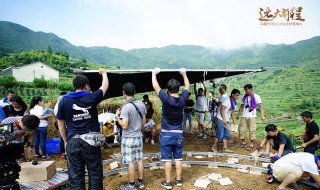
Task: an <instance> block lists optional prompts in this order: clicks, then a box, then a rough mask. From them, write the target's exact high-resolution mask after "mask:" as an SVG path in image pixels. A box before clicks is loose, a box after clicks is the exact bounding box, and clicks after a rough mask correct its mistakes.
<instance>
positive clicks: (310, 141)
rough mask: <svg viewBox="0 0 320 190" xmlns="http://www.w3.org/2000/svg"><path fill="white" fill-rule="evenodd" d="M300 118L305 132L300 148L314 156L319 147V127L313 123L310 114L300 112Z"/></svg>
mask: <svg viewBox="0 0 320 190" xmlns="http://www.w3.org/2000/svg"><path fill="white" fill-rule="evenodd" d="M300 116H301V117H302V119H303V121H304V122H306V132H305V133H304V135H303V136H304V143H303V144H302V145H301V146H302V147H303V148H304V152H309V153H311V154H314V153H315V152H316V150H317V149H318V145H319V127H318V125H317V124H316V122H314V121H313V119H312V113H311V112H309V111H305V112H302V113H301V115H300Z"/></svg>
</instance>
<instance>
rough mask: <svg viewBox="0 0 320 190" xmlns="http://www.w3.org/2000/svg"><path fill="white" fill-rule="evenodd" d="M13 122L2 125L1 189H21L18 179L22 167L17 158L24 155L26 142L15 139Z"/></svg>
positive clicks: (0, 128) (0, 144)
mask: <svg viewBox="0 0 320 190" xmlns="http://www.w3.org/2000/svg"><path fill="white" fill-rule="evenodd" d="M13 127H14V125H13V123H10V124H1V125H0V189H1V190H2V189H4V190H5V189H12V190H16V189H20V186H19V183H18V182H17V181H16V179H18V178H19V172H20V171H21V167H20V166H19V164H18V163H17V159H20V158H23V157H24V143H23V142H21V141H19V140H15V139H14V136H13V135H12V133H13V132H14V130H13Z"/></svg>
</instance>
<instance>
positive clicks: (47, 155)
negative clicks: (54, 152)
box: [42, 154, 51, 159]
mask: <svg viewBox="0 0 320 190" xmlns="http://www.w3.org/2000/svg"><path fill="white" fill-rule="evenodd" d="M48 158H51V157H50V156H49V154H46V155H43V156H42V159H48Z"/></svg>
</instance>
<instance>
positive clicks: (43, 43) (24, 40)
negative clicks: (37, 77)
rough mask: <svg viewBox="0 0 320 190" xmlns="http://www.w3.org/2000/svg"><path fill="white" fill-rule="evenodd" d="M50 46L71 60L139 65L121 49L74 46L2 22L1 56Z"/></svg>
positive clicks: (52, 35) (0, 22) (114, 64)
mask: <svg viewBox="0 0 320 190" xmlns="http://www.w3.org/2000/svg"><path fill="white" fill-rule="evenodd" d="M49 45H50V46H51V48H52V50H53V51H54V52H55V51H61V52H68V53H69V54H70V57H71V58H78V59H82V58H85V59H86V60H88V61H90V62H95V63H101V64H104V65H108V66H121V67H126V66H127V65H134V63H138V61H137V60H136V58H135V57H132V55H130V54H127V53H126V52H125V51H123V50H120V49H116V48H108V47H90V48H87V47H81V46H74V45H72V44H71V43H69V42H68V41H66V40H65V39H62V38H59V37H58V36H56V35H55V34H52V33H44V32H34V31H32V30H30V29H28V28H26V27H23V26H21V25H19V24H15V23H11V22H6V21H0V56H1V54H2V55H4V54H6V53H19V52H21V51H31V50H42V51H46V50H47V48H48V46H49Z"/></svg>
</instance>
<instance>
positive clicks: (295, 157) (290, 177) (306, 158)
mask: <svg viewBox="0 0 320 190" xmlns="http://www.w3.org/2000/svg"><path fill="white" fill-rule="evenodd" d="M318 169H320V162H319V158H318V156H316V155H313V154H310V153H305V152H299V153H292V154H288V155H286V156H284V157H282V158H280V159H279V160H277V161H276V162H275V163H274V165H273V176H274V177H275V178H276V179H277V180H278V181H281V184H280V185H279V187H278V188H277V190H284V189H285V188H286V187H287V186H288V185H289V184H291V183H295V182H296V181H298V180H300V179H302V178H307V177H312V178H313V179H314V181H315V182H316V183H317V185H318V186H319V187H320V175H319V172H318Z"/></svg>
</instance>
